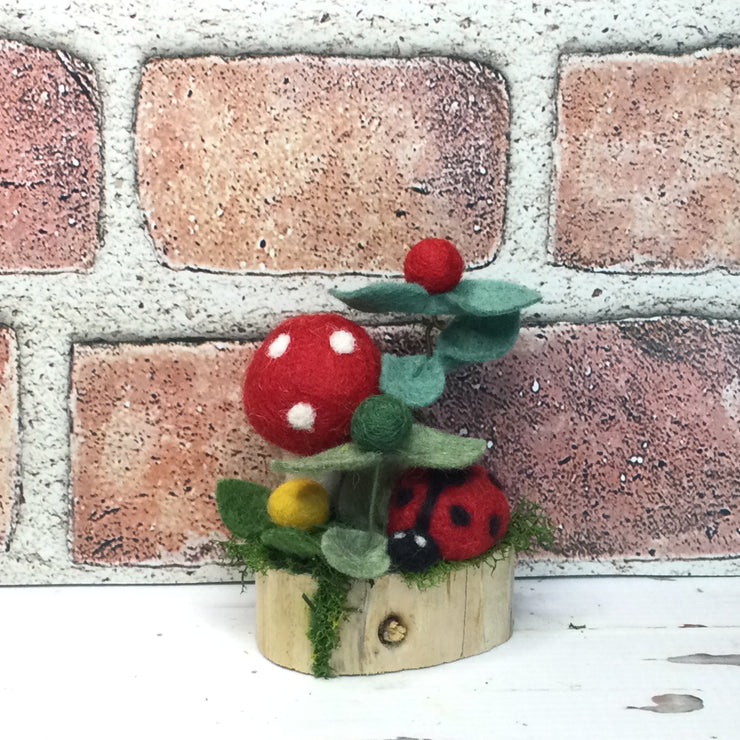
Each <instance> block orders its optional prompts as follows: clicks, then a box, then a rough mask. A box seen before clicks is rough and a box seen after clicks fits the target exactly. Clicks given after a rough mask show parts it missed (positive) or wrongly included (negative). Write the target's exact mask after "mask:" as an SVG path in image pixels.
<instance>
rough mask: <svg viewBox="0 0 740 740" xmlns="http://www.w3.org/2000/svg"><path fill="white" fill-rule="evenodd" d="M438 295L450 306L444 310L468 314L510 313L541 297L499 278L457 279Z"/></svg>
mask: <svg viewBox="0 0 740 740" xmlns="http://www.w3.org/2000/svg"><path fill="white" fill-rule="evenodd" d="M442 295H444V297H445V300H446V301H447V302H448V304H449V305H450V307H451V308H452V310H449V311H448V313H455V314H468V315H471V316H500V315H502V314H510V313H514V312H515V311H521V310H522V309H523V308H526V307H527V306H531V305H532V304H534V303H537V302H538V301H541V300H542V296H540V294H539V293H537V292H535V291H534V290H530V289H529V288H525V287H524V286H523V285H517V284H516V283H508V282H505V281H503V280H461V281H460V282H459V283H458V284H457V285H456V286H455V287H454V288H453V289H452V290H451V291H449V292H447V293H443V294H442Z"/></svg>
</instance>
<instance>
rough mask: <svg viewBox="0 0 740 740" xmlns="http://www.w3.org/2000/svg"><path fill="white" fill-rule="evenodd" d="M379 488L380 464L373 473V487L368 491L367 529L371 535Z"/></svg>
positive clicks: (373, 527)
mask: <svg viewBox="0 0 740 740" xmlns="http://www.w3.org/2000/svg"><path fill="white" fill-rule="evenodd" d="M379 488H380V463H378V464H377V465H376V466H375V469H374V471H373V487H372V490H371V491H370V514H369V515H368V522H367V529H368V532H370V533H372V532H374V531H375V506H376V504H377V501H378V489H379Z"/></svg>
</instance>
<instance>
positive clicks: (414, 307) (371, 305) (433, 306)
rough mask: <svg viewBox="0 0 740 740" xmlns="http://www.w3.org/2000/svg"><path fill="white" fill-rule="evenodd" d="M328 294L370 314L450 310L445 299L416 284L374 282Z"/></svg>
mask: <svg viewBox="0 0 740 740" xmlns="http://www.w3.org/2000/svg"><path fill="white" fill-rule="evenodd" d="M329 293H331V295H333V296H334V297H335V298H338V299H339V300H340V301H342V302H344V303H346V304H347V305H348V306H349V307H350V308H354V309H357V310H358V311H366V312H368V313H419V314H438V313H449V311H448V305H447V303H446V301H445V300H444V298H442V297H441V296H440V295H429V293H427V292H426V290H424V288H422V287H421V285H418V284H417V283H375V284H374V285H367V286H365V287H364V288H358V289H357V290H336V289H334V290H330V291H329ZM441 295H443V294H441Z"/></svg>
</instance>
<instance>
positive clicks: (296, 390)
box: [242, 314, 380, 455]
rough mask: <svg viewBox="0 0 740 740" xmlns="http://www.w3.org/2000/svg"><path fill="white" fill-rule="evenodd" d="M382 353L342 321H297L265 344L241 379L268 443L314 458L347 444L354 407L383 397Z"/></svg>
mask: <svg viewBox="0 0 740 740" xmlns="http://www.w3.org/2000/svg"><path fill="white" fill-rule="evenodd" d="M379 376H380V353H379V352H378V349H377V348H376V347H375V345H374V344H373V342H372V340H371V339H370V337H369V336H368V334H367V332H366V331H365V330H364V329H363V328H362V327H361V326H358V325H357V324H355V323H354V322H352V321H349V319H345V318H344V317H342V316H339V315H337V314H312V315H308V316H296V317H294V318H291V319H287V320H286V321H283V322H282V323H281V324H280V325H279V326H277V328H275V329H274V330H273V331H272V332H271V333H270V334H269V335H268V336H267V338H266V339H265V340H264V342H263V343H262V345H261V346H260V347H259V349H258V350H257V352H256V353H255V355H254V358H253V359H252V361H251V362H250V364H249V367H248V369H247V373H246V376H245V378H244V388H243V396H242V398H243V401H244V410H245V412H246V414H247V418H248V419H249V422H250V424H251V425H252V426H253V427H254V429H255V431H256V432H257V433H258V434H260V435H261V436H262V437H264V438H265V439H266V440H267V441H268V442H272V443H273V444H274V445H277V446H278V447H281V448H282V449H284V450H288V451H290V452H294V453H296V454H299V455H312V454H314V453H316V452H320V451H321V450H325V449H327V448H328V447H333V446H334V445H337V444H339V443H340V442H343V441H344V440H345V439H347V438H348V437H349V425H350V421H351V419H352V414H353V412H354V410H355V408H356V407H357V405H358V404H359V403H360V401H362V400H363V399H364V398H367V396H369V395H371V394H373V393H377V392H378V378H379Z"/></svg>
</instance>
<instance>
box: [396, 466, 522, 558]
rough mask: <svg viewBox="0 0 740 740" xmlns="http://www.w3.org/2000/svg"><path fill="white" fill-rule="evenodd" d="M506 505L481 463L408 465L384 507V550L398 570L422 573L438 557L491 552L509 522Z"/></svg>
mask: <svg viewBox="0 0 740 740" xmlns="http://www.w3.org/2000/svg"><path fill="white" fill-rule="evenodd" d="M509 516H510V512H509V503H508V501H507V500H506V497H505V496H504V494H503V493H502V492H501V491H500V490H499V489H498V488H497V487H496V486H495V485H494V484H493V483H492V482H491V480H490V478H489V477H488V472H487V471H486V469H485V468H484V467H482V466H481V465H472V466H471V467H469V468H465V469H462V470H425V469H420V468H412V469H411V470H407V471H405V472H404V473H403V475H402V476H401V478H400V479H399V481H398V482H397V483H396V487H395V489H394V492H393V495H392V497H391V501H390V505H389V507H388V525H387V532H388V535H389V540H388V552H389V554H390V558H391V563H393V565H395V566H396V567H397V568H398V569H399V570H404V571H423V570H426V569H427V568H429V567H430V566H431V565H433V564H434V563H436V562H437V560H439V559H440V558H441V559H442V560H466V559H467V558H472V557H475V556H476V555H480V554H481V553H484V552H485V551H486V550H490V549H491V548H492V547H493V546H494V545H495V544H496V542H498V541H499V540H500V539H501V538H502V537H503V536H504V534H505V533H506V528H507V527H508V526H509Z"/></svg>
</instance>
